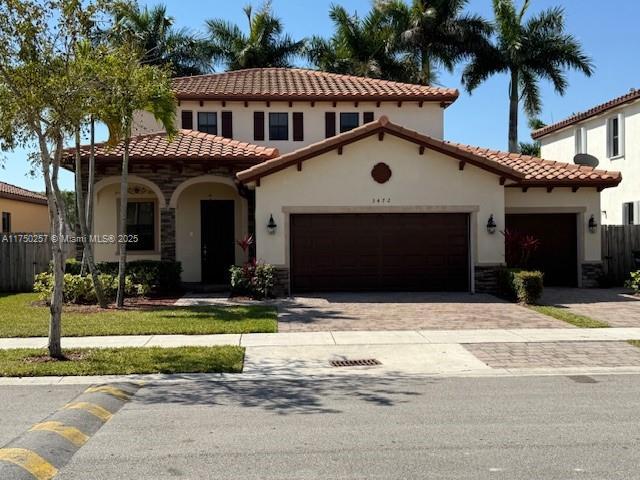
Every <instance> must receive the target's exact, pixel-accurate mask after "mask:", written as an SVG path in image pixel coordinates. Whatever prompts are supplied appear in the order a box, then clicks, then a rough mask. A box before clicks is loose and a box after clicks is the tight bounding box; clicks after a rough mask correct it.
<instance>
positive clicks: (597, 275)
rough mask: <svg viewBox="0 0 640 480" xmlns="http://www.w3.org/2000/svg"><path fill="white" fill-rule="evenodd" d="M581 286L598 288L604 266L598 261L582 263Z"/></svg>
mask: <svg viewBox="0 0 640 480" xmlns="http://www.w3.org/2000/svg"><path fill="white" fill-rule="evenodd" d="M581 270H582V285H581V286H582V288H598V287H599V286H600V282H601V281H602V278H603V277H604V266H603V265H602V263H600V262H586V263H583V264H582V269H581Z"/></svg>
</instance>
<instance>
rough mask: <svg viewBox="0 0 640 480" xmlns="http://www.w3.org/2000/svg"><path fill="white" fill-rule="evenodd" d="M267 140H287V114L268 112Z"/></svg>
mask: <svg viewBox="0 0 640 480" xmlns="http://www.w3.org/2000/svg"><path fill="white" fill-rule="evenodd" d="M269 140H289V114H288V113H270V114H269Z"/></svg>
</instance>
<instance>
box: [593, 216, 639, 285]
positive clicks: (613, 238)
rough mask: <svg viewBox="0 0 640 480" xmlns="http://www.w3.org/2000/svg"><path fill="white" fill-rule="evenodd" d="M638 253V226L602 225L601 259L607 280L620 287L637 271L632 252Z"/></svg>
mask: <svg viewBox="0 0 640 480" xmlns="http://www.w3.org/2000/svg"><path fill="white" fill-rule="evenodd" d="M634 251H636V252H637V251H640V225H603V226H602V259H603V260H604V262H603V263H604V270H605V274H606V276H607V279H608V280H609V281H610V282H613V284H614V285H622V284H623V283H624V282H625V281H626V280H627V279H628V278H629V273H630V272H632V271H635V270H638V269H639V268H638V266H637V265H636V264H635V261H634V256H633V252H634Z"/></svg>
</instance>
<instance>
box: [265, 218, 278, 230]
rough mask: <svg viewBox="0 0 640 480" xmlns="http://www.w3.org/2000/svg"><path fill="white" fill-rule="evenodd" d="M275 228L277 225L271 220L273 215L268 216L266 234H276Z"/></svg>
mask: <svg viewBox="0 0 640 480" xmlns="http://www.w3.org/2000/svg"><path fill="white" fill-rule="evenodd" d="M277 228H278V225H276V221H275V220H274V219H273V214H271V215H269V222H268V223H267V232H269V233H270V234H271V235H273V234H274V233H276V229H277Z"/></svg>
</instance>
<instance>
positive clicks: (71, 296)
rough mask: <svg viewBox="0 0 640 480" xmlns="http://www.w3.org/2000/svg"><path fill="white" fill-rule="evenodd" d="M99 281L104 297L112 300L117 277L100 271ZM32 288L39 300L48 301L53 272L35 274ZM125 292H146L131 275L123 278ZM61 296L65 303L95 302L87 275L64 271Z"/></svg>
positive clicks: (94, 294)
mask: <svg viewBox="0 0 640 480" xmlns="http://www.w3.org/2000/svg"><path fill="white" fill-rule="evenodd" d="M100 281H101V283H102V288H103V291H104V295H105V297H106V298H107V300H108V301H113V300H114V299H115V298H116V293H117V291H118V277H117V276H115V275H106V274H104V273H102V274H100ZM33 290H34V292H36V293H38V294H39V297H40V299H41V300H45V301H47V302H48V301H49V300H50V299H51V293H52V292H53V274H52V273H48V272H44V273H39V274H38V275H36V277H35V282H34V285H33ZM125 292H126V294H127V295H129V296H143V295H146V294H147V293H148V291H147V289H146V287H145V286H144V285H140V284H136V283H134V282H133V281H132V279H131V277H126V279H125ZM62 296H63V299H64V302H65V303H76V304H95V303H96V302H97V299H96V291H95V289H94V288H93V281H92V279H91V277H90V276H88V275H84V276H83V275H73V274H71V273H65V275H64V290H63V294H62Z"/></svg>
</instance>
